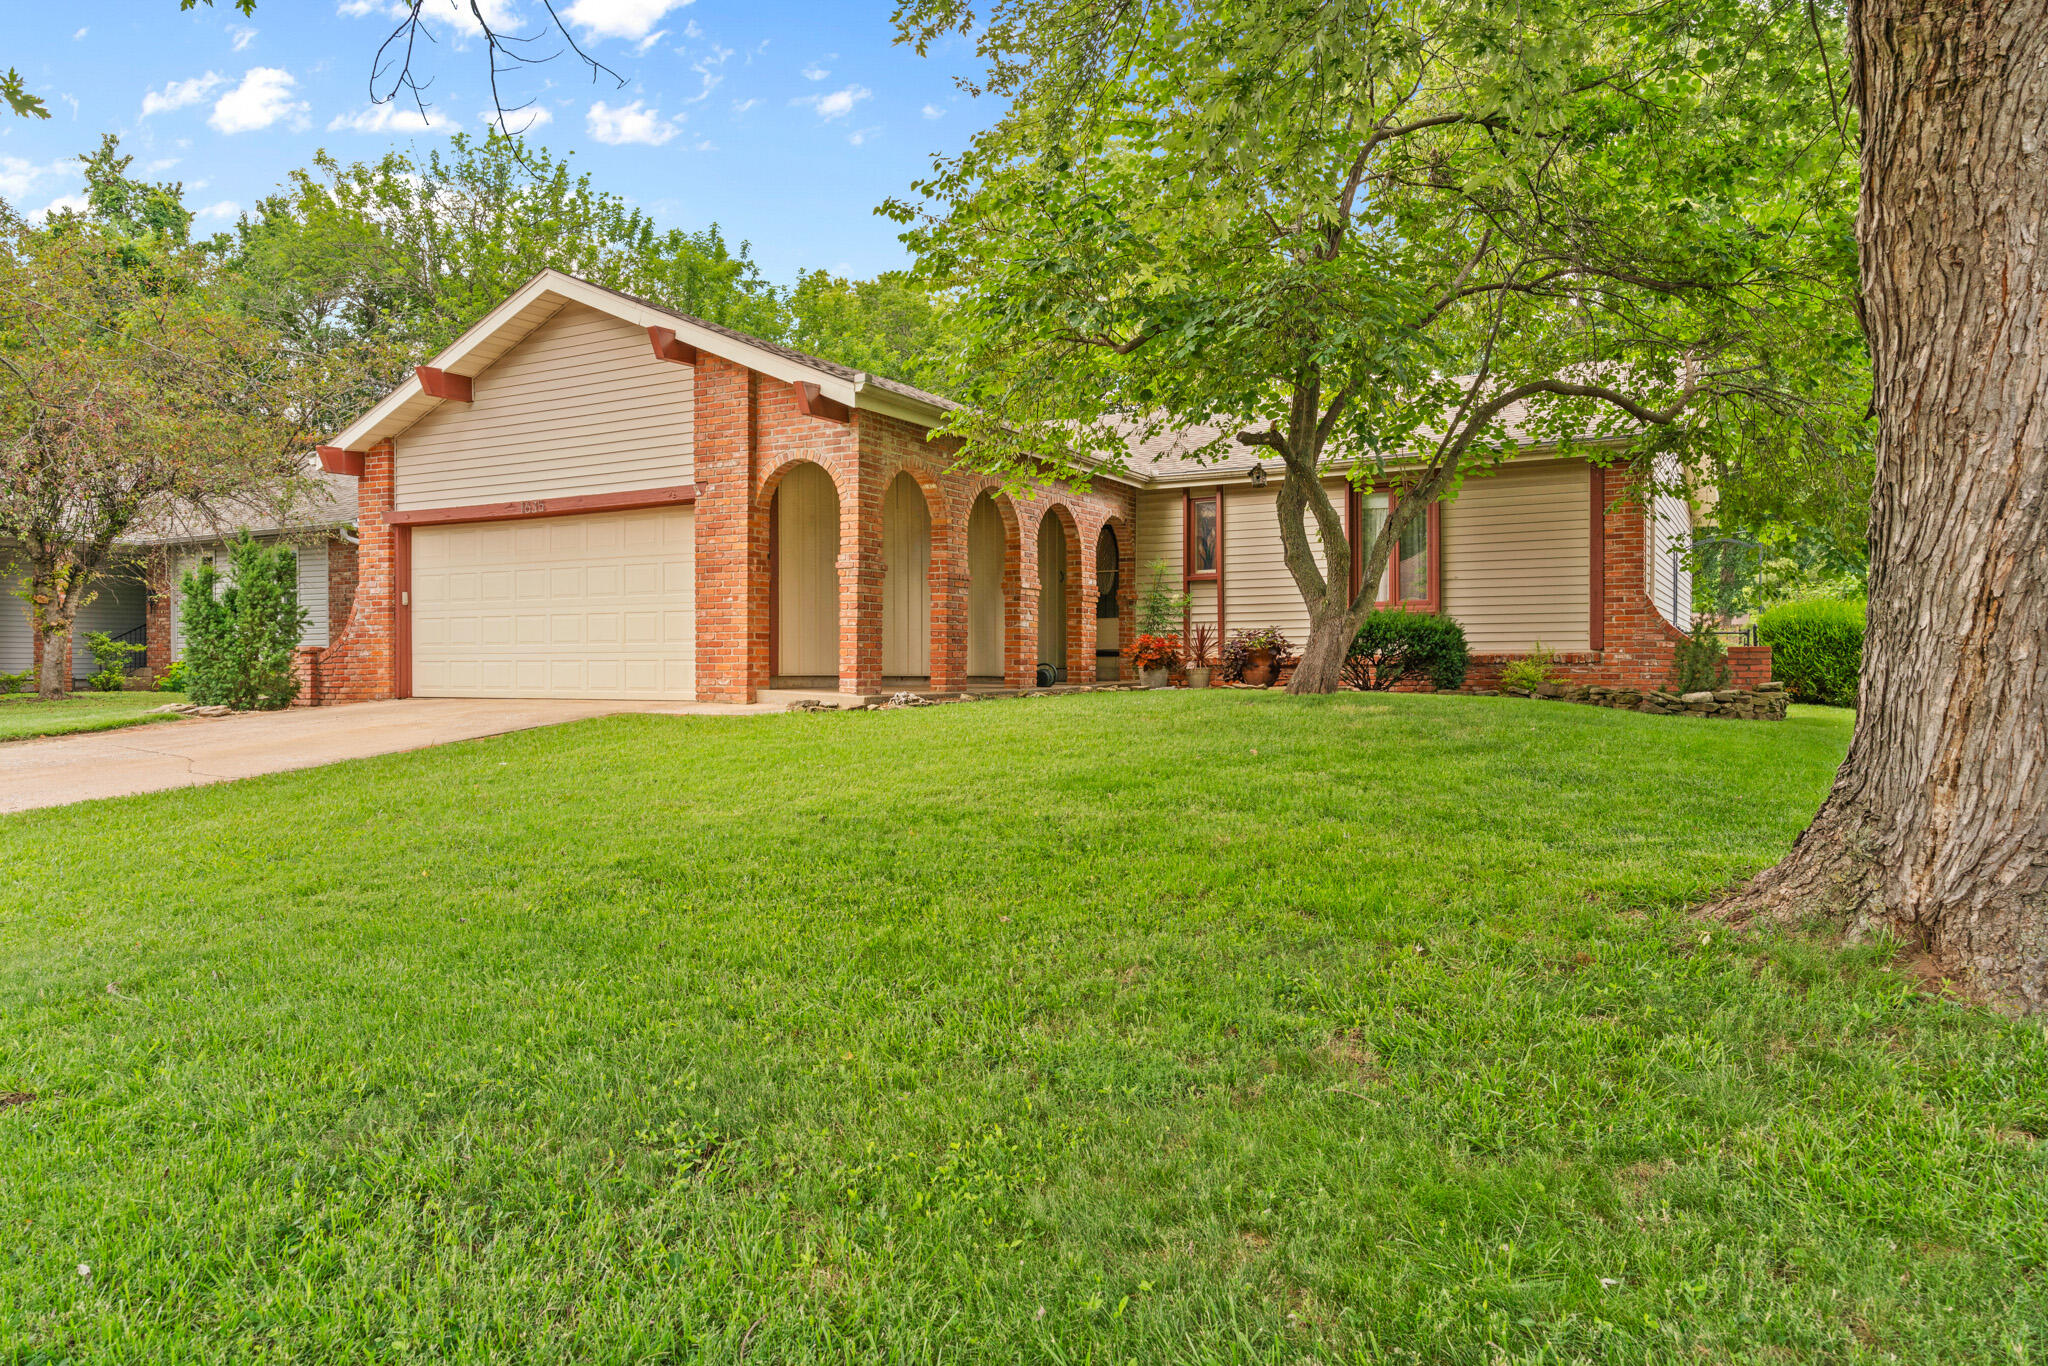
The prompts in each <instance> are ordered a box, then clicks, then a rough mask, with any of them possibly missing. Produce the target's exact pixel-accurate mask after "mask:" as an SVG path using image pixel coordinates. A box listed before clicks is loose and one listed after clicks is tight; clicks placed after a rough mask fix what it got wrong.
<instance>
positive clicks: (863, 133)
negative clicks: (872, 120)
mask: <svg viewBox="0 0 2048 1366" xmlns="http://www.w3.org/2000/svg"><path fill="white" fill-rule="evenodd" d="M881 131H882V128H881V125H880V124H877V125H875V126H874V127H873V128H856V129H854V130H853V131H852V132H851V133H848V134H847V135H846V140H847V141H848V142H850V143H852V144H853V145H854V146H856V147H858V146H860V145H861V144H862V143H864V142H866V141H867V140H868V139H869V138H871V137H873V136H874V135H875V134H877V133H879V132H881Z"/></svg>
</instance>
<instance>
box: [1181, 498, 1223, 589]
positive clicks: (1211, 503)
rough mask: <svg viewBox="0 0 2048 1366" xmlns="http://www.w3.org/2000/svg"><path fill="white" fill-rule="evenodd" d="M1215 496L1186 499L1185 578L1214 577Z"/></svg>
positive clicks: (1215, 544)
mask: <svg viewBox="0 0 2048 1366" xmlns="http://www.w3.org/2000/svg"><path fill="white" fill-rule="evenodd" d="M1216 546H1217V525H1216V496H1215V495H1214V494H1211V495H1209V496H1208V497H1206V498H1190V499H1188V526H1187V559H1186V561H1185V563H1186V566H1187V567H1186V570H1185V577H1187V578H1190V579H1213V578H1215V577H1216Z"/></svg>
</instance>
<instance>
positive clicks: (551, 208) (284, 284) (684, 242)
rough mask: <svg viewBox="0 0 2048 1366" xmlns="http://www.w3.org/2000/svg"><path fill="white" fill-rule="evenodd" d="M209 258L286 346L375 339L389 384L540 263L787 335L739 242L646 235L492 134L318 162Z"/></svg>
mask: <svg viewBox="0 0 2048 1366" xmlns="http://www.w3.org/2000/svg"><path fill="white" fill-rule="evenodd" d="M215 250H217V251H219V252H221V253H222V254H223V257H224V259H225V261H226V262H227V264H228V266H229V268H230V269H231V270H232V271H233V272H234V273H235V274H236V275H238V276H239V277H240V278H241V279H242V280H243V281H244V285H243V289H244V291H245V300H246V303H247V306H248V307H249V308H250V309H251V310H252V311H253V312H255V313H256V314H257V315H258V316H261V317H263V318H264V319H265V320H267V321H268V322H270V323H271V324H272V325H273V326H276V327H277V328H279V329H280V330H281V331H283V332H284V333H286V334H287V335H289V336H291V337H292V338H294V339H295V341H296V343H297V344H298V345H300V346H302V347H305V348H307V349H309V350H314V351H319V350H322V349H325V348H328V347H331V346H333V345H335V344H337V343H338V342H339V341H341V340H342V339H349V338H357V339H366V338H377V339H379V340H380V341H381V342H382V343H383V344H385V345H386V346H387V347H388V350H389V355H388V357H387V362H386V364H387V372H386V375H385V379H386V380H387V381H389V380H395V379H396V378H397V377H399V376H401V375H403V374H404V373H405V371H406V369H408V368H409V367H410V366H412V365H414V364H417V363H419V362H420V361H423V360H425V359H426V358H427V357H428V356H431V355H432V354H433V353H434V352H436V351H438V350H440V349H441V348H442V347H444V346H446V345H447V344H448V343H449V342H451V341H453V340H454V339H455V338H456V337H458V336H460V335H461V334H462V332H463V331H464V330H465V329H466V328H468V327H469V326H470V324H472V323H474V322H475V321H476V320H477V319H478V318H480V317H482V316H483V315H484V314H485V313H487V312H489V311H490V310H491V309H493V308H495V307H496V306H497V305H498V304H500V303H502V302H504V300H505V298H506V296H507V295H509V294H511V293H512V292H513V291H514V290H516V289H517V288H518V287H519V286H520V285H522V284H524V283H525V282H526V281H527V280H528V279H530V278H531V277H532V276H533V275H534V274H535V273H536V272H538V271H540V270H542V269H544V268H547V267H553V268H555V269H557V270H562V271H567V272H568V273H570V274H573V275H578V276H581V277H583V278H584V279H587V280H590V281H592V282H594V283H596V284H600V285H605V286H607V287H609V288H613V289H620V290H624V291H626V292H628V293H632V294H638V295H641V296H643V297H646V298H649V299H653V300H655V301H656V302H659V303H663V304H667V305H670V306H673V307H676V308H680V309H682V310H684V311H685V312H689V313H694V314H696V315H697V316H699V317H702V318H707V319H709V320H711V321H713V322H718V323H724V324H726V325H727V326H730V327H736V328H740V329H742V330H744V331H748V332H753V333H756V334H759V335H763V336H768V337H779V336H781V335H782V333H783V331H784V329H785V317H784V310H785V303H784V300H783V298H782V295H781V294H780V292H779V291H777V290H776V289H775V288H774V287H773V286H772V285H770V284H769V283H768V282H767V281H766V280H765V279H764V278H763V276H762V275H761V272H760V270H759V268H758V267H757V266H756V265H755V264H754V262H753V260H752V258H751V257H750V256H749V255H748V252H747V247H746V245H745V244H744V243H742V244H741V245H740V246H739V247H738V249H737V250H735V249H733V248H732V247H731V246H729V245H728V244H727V242H726V241H725V238H724V236H723V235H722V234H721V233H720V232H719V230H718V228H717V226H716V225H713V226H712V227H709V228H706V229H703V230H701V231H696V232H686V231H683V230H681V229H675V228H670V229H662V228H659V227H657V226H656V225H655V223H654V221H653V220H652V219H651V218H649V217H648V216H647V215H646V214H645V213H643V212H641V211H640V210H638V209H635V208H633V207H631V206H630V205H628V204H627V203H626V201H625V200H624V199H622V198H620V197H619V196H618V195H615V194H612V193H610V192H608V191H603V190H598V189H595V188H593V187H592V185H591V183H590V177H589V176H588V175H578V174H575V173H573V171H572V169H571V167H570V165H569V162H568V160H567V159H565V158H564V159H558V158H556V157H554V156H553V155H551V154H550V153H549V152H548V151H547V150H546V149H545V148H535V147H528V146H526V145H524V144H522V143H521V142H520V141H519V140H518V139H516V138H509V137H505V136H504V135H502V134H499V133H495V132H494V133H491V134H488V135H487V136H486V137H484V138H483V139H481V140H475V139H471V138H469V137H466V136H463V135H460V134H458V135H457V136H456V137H454V138H452V139H451V140H450V142H449V145H448V147H447V148H446V150H445V151H443V150H440V149H436V150H433V151H430V152H429V153H427V155H426V156H425V157H423V158H421V157H415V156H413V155H411V154H408V153H404V152H391V153H388V154H386V155H385V156H384V157H382V158H381V159H379V160H377V161H375V162H353V163H348V164H343V163H342V162H339V161H337V160H335V159H334V158H333V157H330V156H328V155H327V154H326V153H324V152H323V153H321V154H320V155H319V156H317V157H316V158H315V160H314V164H313V166H312V167H311V168H310V169H308V170H301V171H297V172H294V173H293V175H292V177H291V180H290V183H289V185H288V186H287V187H286V189H285V192H284V193H282V194H279V195H275V196H272V197H270V198H267V199H265V200H263V201H262V202H261V203H260V204H259V205H258V206H257V208H256V212H255V214H254V215H253V216H252V217H249V218H246V219H244V220H243V221H242V223H241V224H240V225H239V226H238V227H237V229H236V231H235V233H234V234H233V235H232V236H228V235H223V236H222V237H221V238H220V239H218V240H217V241H216V243H215Z"/></svg>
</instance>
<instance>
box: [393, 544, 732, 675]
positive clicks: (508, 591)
mask: <svg viewBox="0 0 2048 1366" xmlns="http://www.w3.org/2000/svg"><path fill="white" fill-rule="evenodd" d="M692 526H693V517H692V511H691V509H689V508H687V507H681V508H653V509H649V510H647V511H644V512H605V513H594V514H592V515H589V516H583V517H541V518H534V519H532V520H527V521H516V522H475V523H470V524H467V525H463V526H445V527H419V528H417V529H415V530H414V532H413V534H412V690H413V695H414V696H416V697H597V698H671V699H680V700H685V701H687V700H689V699H690V698H692V697H694V696H695V695H696V667H695V666H696V602H695V595H694V593H693V582H694V580H695V577H696V574H695V570H696V555H695V551H694V546H693V543H692V540H693V538H692V535H691V531H692Z"/></svg>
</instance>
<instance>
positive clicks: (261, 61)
mask: <svg viewBox="0 0 2048 1366" xmlns="http://www.w3.org/2000/svg"><path fill="white" fill-rule="evenodd" d="M458 6H459V8H458ZM484 6H485V11H486V13H487V14H492V15H493V16H494V17H493V26H494V27H509V28H510V29H511V30H512V31H515V32H518V31H524V32H535V31H538V26H539V24H540V23H541V22H542V21H544V19H545V14H544V12H543V11H542V9H541V6H540V3H539V0H484ZM397 8H398V3H397V0H258V4H257V7H256V13H255V15H254V16H253V17H252V18H247V19H245V18H243V17H242V16H241V15H240V14H239V13H237V12H235V10H234V9H233V7H232V5H231V4H230V2H229V0H219V3H218V6H217V8H215V9H211V10H209V9H206V8H204V7H203V6H202V7H200V8H197V9H195V10H194V11H191V12H187V13H180V12H179V10H178V7H177V0H101V3H96V4H70V5H62V4H49V3H29V2H28V0H8V4H7V11H8V22H7V24H6V25H5V30H6V31H5V35H4V37H0V68H5V67H7V66H14V67H17V68H19V69H20V71H21V73H22V76H23V77H24V78H25V79H26V81H27V83H28V85H29V88H30V89H31V90H33V91H34V92H35V93H37V94H39V95H41V96H43V98H44V99H45V100H46V101H47V102H48V104H49V107H50V111H51V115H52V117H51V118H49V119H48V120H32V119H20V118H13V117H11V116H6V115H5V114H4V112H0V197H4V198H6V199H7V200H8V201H9V202H10V203H12V204H13V205H15V207H16V208H17V209H20V210H23V211H25V212H36V211H40V210H45V209H47V208H48V207H49V206H51V205H52V204H55V203H61V202H64V201H65V199H66V197H67V196H76V195H77V194H78V191H79V188H80V184H81V182H80V179H79V176H78V172H77V168H76V165H75V159H76V157H77V155H78V154H79V153H80V152H82V151H85V150H87V149H88V148H91V147H93V146H96V145H97V144H98V141H99V137H100V134H101V133H103V132H115V133H119V134H120V135H121V140H122V146H123V148H124V150H126V151H129V152H132V153H134V155H135V169H137V170H141V171H145V172H146V173H147V174H148V175H149V176H150V177H151V178H154V179H169V180H182V181H183V182H184V183H185V187H186V193H185V202H186V204H187V205H188V206H189V207H192V208H195V209H198V210H200V211H201V221H200V223H199V224H198V231H200V232H207V231H212V230H214V229H216V228H218V227H220V226H224V225H225V224H226V223H228V222H231V221H232V220H233V218H234V216H235V214H236V213H237V212H238V211H239V210H241V209H245V208H247V207H248V206H250V205H251V204H253V203H254V202H255V201H256V200H257V199H258V198H259V197H261V196H262V195H264V194H266V193H268V192H269V191H270V190H271V189H272V188H273V187H275V186H276V185H277V184H278V182H279V181H281V180H282V179H283V178H284V176H285V174H286V173H287V172H289V171H290V170H292V169H293V168H294V167H297V166H301V165H304V164H305V163H306V162H307V161H308V160H309V159H310V157H311V156H312V153H313V151H314V150H315V149H316V148H321V147H325V148H326V149H328V150H329V151H330V152H332V153H334V154H335V155H336V156H338V157H341V158H342V159H344V160H356V159H362V160H368V159H371V158H374V157H375V156H377V155H379V154H381V153H382V152H383V151H384V150H385V149H386V148H389V147H392V146H406V145H410V146H416V147H420V148H422V149H423V148H424V147H425V146H427V145H429V144H432V143H436V142H439V141H440V140H442V139H443V138H445V136H446V135H447V133H448V132H452V131H454V130H455V129H456V128H461V129H466V130H467V131H469V132H471V133H479V132H481V131H482V128H483V126H484V123H485V118H484V114H485V113H486V112H487V111H488V110H489V108H490V98H489V85H488V72H487V69H486V64H485V53H484V48H483V44H482V43H481V41H478V40H475V39H474V38H473V37H472V36H471V34H470V33H469V32H468V31H467V25H466V24H465V23H464V22H462V21H461V15H463V14H465V13H466V12H467V9H468V0H429V13H430V14H433V15H435V16H436V18H435V20H434V24H433V27H434V30H435V32H436V33H437V35H438V36H439V39H440V41H439V42H437V43H435V44H433V45H432V46H431V47H430V48H428V50H426V52H425V53H424V56H423V57H422V58H421V59H420V61H419V63H418V65H419V66H420V68H421V69H422V70H423V71H424V72H426V73H427V74H429V75H431V76H432V78H433V81H432V84H431V86H430V87H429V90H428V94H427V98H428V101H429V104H430V107H431V111H432V117H433V119H434V120H435V124H436V126H434V127H422V125H421V122H420V119H419V116H418V114H417V113H416V112H412V111H410V110H409V109H400V108H397V107H394V106H383V107H377V106H373V105H372V104H371V103H370V100H369V95H368V81H369V74H370V66H371V61H372V59H373V57H374V55H375V53H376V49H377V45H378V43H379V42H380V41H381V40H382V38H383V37H384V35H385V34H386V33H388V32H389V31H390V29H391V26H392V23H393V20H392V18H391V13H392V12H393V11H394V10H396V9H397ZM890 8H891V6H890V5H889V4H888V3H886V0H855V3H853V4H826V3H817V2H815V0H746V3H739V2H738V0H683V3H675V0H556V9H557V10H558V11H560V12H561V13H563V14H564V15H565V16H567V17H568V18H569V20H570V22H571V25H572V28H573V29H574V31H575V32H576V34H577V35H578V37H579V39H581V40H582V41H584V42H585V44H586V45H587V47H588V48H589V50H590V51H591V52H592V54H593V55H595V56H597V57H598V58H599V59H600V60H602V61H604V62H605V63H607V64H608V65H610V66H611V67H612V68H613V69H614V70H615V71H617V72H618V74H619V75H621V76H623V77H624V78H625V81H626V83H625V85H624V86H623V87H621V86H618V85H616V84H614V83H613V82H612V81H611V80H609V79H606V78H603V77H600V78H599V79H598V81H597V82H596V83H595V84H593V83H592V81H591V79H590V75H589V72H588V70H587V69H586V68H584V67H583V66H581V64H579V63H577V62H576V61H575V59H574V58H573V57H572V56H569V55H568V54H564V55H562V56H561V57H558V58H557V59H556V60H555V61H553V62H550V63H548V64H547V65H544V66H539V67H533V68H527V69H525V70H523V71H517V72H514V73H512V74H511V75H510V76H509V77H508V78H506V80H505V89H506V90H507V92H508V93H507V102H508V103H515V102H518V101H520V100H524V99H528V98H531V99H533V100H534V101H535V105H534V109H533V110H530V111H528V112H527V113H525V114H521V115H515V116H514V118H513V126H514V127H515V128H517V127H519V126H520V124H521V123H522V122H525V121H529V120H532V121H534V123H535V126H533V127H532V128H531V129H529V130H528V132H527V137H528V138H529V139H530V140H533V141H537V142H541V143H544V144H545V145H547V146H548V147H550V148H552V149H553V150H555V151H557V152H573V153H574V154H575V155H574V164H575V165H577V166H578V167H580V168H581V169H583V170H587V171H589V172H590V173H591V175H592V177H593V179H594V181H595V182H596V183H597V184H598V185H599V186H601V187H603V188H606V189H610V190H613V191H615V192H617V193H619V194H621V195H624V196H626V197H627V198H628V199H629V200H631V201H632V202H633V203H635V204H636V205H639V206H640V207H642V208H645V209H647V210H648V211H650V212H651V213H653V214H654V215H655V216H656V217H657V218H658V219H659V220H660V221H661V222H662V223H664V224H665V225H670V226H677V227H688V228H695V227H702V226H704V225H706V224H708V223H711V222H714V221H715V222H717V223H718V224H719V225H720V226H721V227H722V228H723V229H724V230H725V232H726V234H727V236H728V237H729V238H730V239H732V240H735V241H738V240H745V241H747V242H749V243H751V244H752V247H753V251H754V255H755V257H756V259H757V260H759V261H760V262H761V265H762V267H763V269H764V270H766V271H767V272H768V274H769V276H770V277H771V278H773V279H775V280H777V281H778V282H782V283H787V282H788V281H789V280H791V279H792V278H793V277H794V275H795V273H796V271H797V270H798V269H799V268H806V269H807V268H812V267H824V268H826V269H828V270H834V271H840V272H845V273H850V274H854V275H869V274H872V273H874V272H875V271H878V270H883V269H887V268H889V267H892V266H897V265H901V264H903V263H904V261H905V259H906V258H905V254H904V252H903V249H902V246H901V244H899V243H898V242H897V241H896V233H897V231H898V229H897V227H896V225H895V224H893V223H891V222H889V221H888V220H886V219H882V218H879V217H877V216H875V214H874V213H873V212H872V210H873V209H874V206H875V205H876V204H878V203H879V202H881V200H882V199H883V198H885V197H886V196H888V195H891V194H900V193H903V192H904V191H905V190H906V189H907V188H908V186H909V184H910V181H911V180H912V179H913V178H914V177H916V176H917V175H919V174H921V173H923V172H924V171H925V170H926V169H928V167H929V165H930V159H931V155H932V153H934V152H942V151H952V150H956V149H957V148H959V147H960V146H961V145H962V144H963V143H964V141H965V139H966V138H967V137H968V136H969V135H970V134H971V133H972V132H973V131H975V129H976V128H977V127H979V126H980V124H981V123H983V122H985V121H986V120H987V119H988V118H990V117H993V114H994V112H995V111H994V110H993V109H992V108H990V107H989V106H988V104H987V102H986V101H980V102H977V101H973V100H970V99H968V98H967V97H965V96H964V95H962V94H960V92H959V91H958V90H957V89H956V88H955V86H954V78H955V76H957V75H960V74H963V73H965V72H967V71H969V70H970V69H971V60H972V53H971V50H970V49H969V47H968V46H967V44H966V43H964V42H961V41H958V40H955V41H953V42H952V43H951V44H949V45H948V47H947V48H946V49H945V50H944V51H941V52H936V53H935V54H934V55H933V56H932V57H930V58H919V57H918V56H916V55H915V54H914V53H912V52H911V51H909V50H908V49H907V48H903V47H900V46H897V45H896V44H894V43H892V42H891V36H892V30H891V29H890V27H889V22H888V16H889V11H890ZM501 21H502V23H501ZM556 45H558V44H556Z"/></svg>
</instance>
